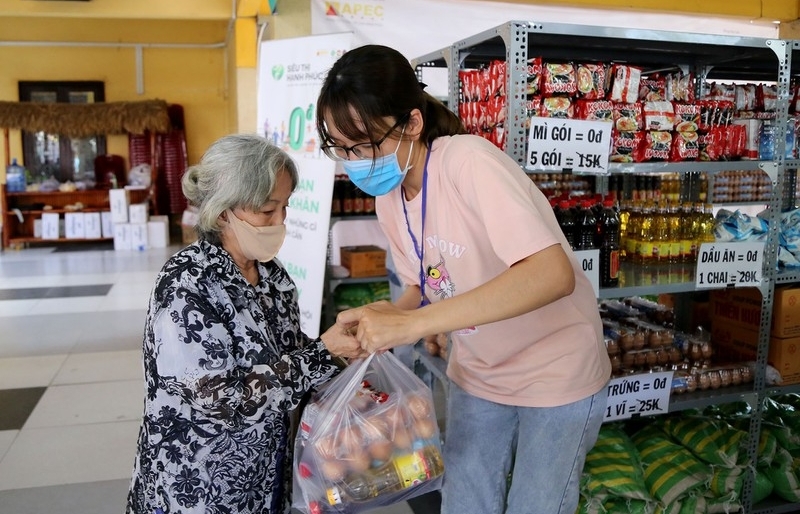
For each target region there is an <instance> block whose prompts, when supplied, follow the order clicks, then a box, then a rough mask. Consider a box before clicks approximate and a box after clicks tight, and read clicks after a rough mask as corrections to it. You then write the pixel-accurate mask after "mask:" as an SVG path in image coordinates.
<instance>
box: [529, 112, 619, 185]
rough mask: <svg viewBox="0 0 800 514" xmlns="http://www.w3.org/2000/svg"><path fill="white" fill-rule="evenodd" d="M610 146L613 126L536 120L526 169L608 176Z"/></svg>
mask: <svg viewBox="0 0 800 514" xmlns="http://www.w3.org/2000/svg"><path fill="white" fill-rule="evenodd" d="M610 144H611V123H608V122H603V121H586V120H567V119H560V118H540V117H532V118H531V127H530V132H529V133H528V154H527V158H526V164H525V168H526V169H528V170H530V171H567V172H580V173H606V172H607V170H608V152H609V148H610Z"/></svg>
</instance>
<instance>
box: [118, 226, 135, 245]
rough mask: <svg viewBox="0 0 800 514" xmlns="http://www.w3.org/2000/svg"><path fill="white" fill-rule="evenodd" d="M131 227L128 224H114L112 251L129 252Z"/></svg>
mask: <svg viewBox="0 0 800 514" xmlns="http://www.w3.org/2000/svg"><path fill="white" fill-rule="evenodd" d="M132 248H133V247H132V246H131V226H130V224H128V223H114V250H131V249H132Z"/></svg>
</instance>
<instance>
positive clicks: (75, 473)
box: [0, 247, 433, 514]
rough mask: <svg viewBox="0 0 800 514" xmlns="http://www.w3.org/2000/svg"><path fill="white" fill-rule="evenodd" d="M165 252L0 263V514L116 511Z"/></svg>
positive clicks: (24, 257) (39, 252) (40, 254)
mask: <svg viewBox="0 0 800 514" xmlns="http://www.w3.org/2000/svg"><path fill="white" fill-rule="evenodd" d="M177 249H178V248H177V247H170V248H167V249H152V250H149V251H147V252H114V251H112V250H83V251H72V252H70V251H54V248H52V247H45V248H32V249H24V250H6V251H5V252H3V253H0V513H2V514H45V513H58V514H108V513H114V512H123V510H124V505H125V497H126V494H127V488H128V481H129V479H130V473H131V468H132V465H133V457H134V453H135V443H136V436H137V431H138V428H139V419H140V416H141V410H142V395H143V377H142V365H141V340H142V331H143V326H144V319H145V308H146V305H147V298H148V295H149V293H150V288H151V286H152V284H153V280H154V278H155V275H156V273H157V271H158V270H159V269H160V267H161V265H162V264H163V263H164V261H165V260H166V259H167V258H168V257H169V256H170V255H171V254H172V253H174V252H175V251H176V250H177ZM412 503H413V502H412ZM422 503H423V504H424V503H425V502H422ZM415 511H416V512H417V513H418V514H419V513H421V512H426V511H427V512H433V511H432V510H430V509H429V508H428V507H427V506H426V505H422V506H418V505H415V507H414V510H412V509H411V507H410V506H409V505H408V504H406V503H403V504H398V505H395V506H392V507H388V508H385V509H380V510H379V511H377V512H380V513H381V514H412V513H413V512H415Z"/></svg>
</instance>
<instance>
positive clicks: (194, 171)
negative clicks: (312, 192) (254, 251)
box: [182, 134, 298, 243]
mask: <svg viewBox="0 0 800 514" xmlns="http://www.w3.org/2000/svg"><path fill="white" fill-rule="evenodd" d="M282 171H285V172H286V173H288V174H289V176H290V177H291V180H292V191H294V189H295V187H297V181H298V175H297V167H296V166H295V163H294V161H292V159H291V157H289V155H287V154H286V152H284V151H283V150H281V149H280V148H278V147H277V146H275V145H273V144H272V143H270V142H269V141H267V140H266V139H264V138H263V137H261V136H257V135H255V134H233V135H228V136H224V137H222V138H221V139H218V140H217V141H215V142H214V143H212V144H211V146H210V147H209V148H208V150H206V152H205V153H204V154H203V157H202V158H201V159H200V163H199V164H196V165H194V166H190V167H189V168H188V169H187V170H186V172H185V173H184V174H183V179H182V186H183V194H184V196H186V199H187V200H188V201H189V203H190V204H191V205H194V206H195V207H197V209H198V211H199V212H198V221H197V226H196V227H195V229H196V230H197V235H198V237H199V238H201V239H206V240H208V241H210V242H212V243H219V242H220V230H221V229H220V226H219V222H218V220H219V216H220V214H222V213H223V212H225V211H226V210H227V209H234V208H236V207H240V208H243V209H250V210H258V209H260V208H261V207H263V206H264V204H265V203H266V201H267V199H268V198H269V196H270V195H271V194H272V191H273V189H274V188H275V182H276V177H277V175H278V174H279V173H280V172H282Z"/></svg>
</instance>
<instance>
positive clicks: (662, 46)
mask: <svg viewBox="0 0 800 514" xmlns="http://www.w3.org/2000/svg"><path fill="white" fill-rule="evenodd" d="M798 50H800V41H786V40H777V39H761V38H752V37H740V36H728V35H706V34H692V33H684V32H667V31H653V30H643V29H620V28H612V27H595V26H577V25H569V24H559V23H537V22H528V21H510V22H507V23H505V24H502V25H499V26H497V27H494V28H492V29H489V30H487V31H484V32H481V33H479V34H476V35H473V36H471V37H468V38H466V39H463V40H461V41H458V42H456V43H454V44H453V45H452V46H451V47H448V48H445V49H442V50H439V51H437V52H434V53H432V54H429V55H426V56H422V57H420V58H418V59H415V60H413V61H412V64H413V65H414V66H415V67H416V68H417V70H418V74H420V68H421V67H424V66H446V67H447V69H448V77H449V80H448V82H449V94H448V98H449V103H448V106H449V107H450V109H451V110H452V111H454V112H456V113H458V103H459V97H460V90H459V87H460V86H459V80H458V71H459V70H461V69H468V68H477V67H479V66H482V65H486V64H488V63H489V62H490V61H491V60H493V59H503V58H504V59H505V61H506V63H507V69H506V78H505V80H506V87H505V91H506V113H505V130H506V131H507V137H506V141H507V143H506V153H507V154H508V155H509V156H511V157H512V158H513V159H514V160H515V161H516V162H517V163H519V165H520V166H522V167H524V164H525V162H526V156H527V143H528V134H527V131H526V129H525V121H526V120H525V117H526V114H525V113H526V110H525V100H526V73H527V61H528V58H529V57H534V56H542V57H544V58H545V59H550V60H556V61H557V60H562V61H572V60H576V61H581V60H584V61H586V60H591V61H602V62H627V63H631V64H633V65H636V66H641V67H643V69H644V73H645V74H646V73H647V72H648V71H651V72H652V70H662V71H663V70H672V69H674V70H676V71H677V70H682V71H684V72H686V71H690V72H692V73H693V74H694V76H695V77H696V90H697V92H699V88H700V84H701V83H702V82H703V81H713V80H728V81H729V80H746V81H752V82H776V83H777V86H778V104H777V116H776V123H777V125H778V126H779V127H786V126H787V121H788V117H789V116H788V110H789V98H790V77H791V70H792V68H793V66H792V64H793V61H795V62H794V64H795V66H794V68H795V69H796V70H800V52H798ZM776 139H777V145H776V146H777V147H776V149H775V154H776V156H777V157H776V158H775V160H773V161H766V162H765V161H761V162H759V161H726V162H681V163H668V162H653V163H631V164H617V163H613V164H611V165H609V168H608V172H609V174H625V173H637V174H638V173H661V172H677V173H688V172H698V171H699V172H705V173H708V174H710V175H712V176H713V174H714V173H717V172H721V171H727V170H762V171H763V172H765V173H766V174H767V175H768V176H769V178H770V180H771V183H772V195H771V196H770V199H769V201H768V202H765V204H766V205H767V207H768V208H769V214H768V215H769V223H770V232H769V235H768V239H767V242H766V245H765V255H764V266H763V269H762V282H761V286H760V287H759V290H760V292H761V296H762V313H765V314H763V315H762V316H761V325H760V328H759V339H758V341H759V344H758V351H757V358H756V372H755V373H754V382H753V384H752V385H750V386H741V387H736V388H725V389H723V390H716V391H710V392H703V393H693V394H688V395H678V396H673V398H672V399H671V402H670V411H678V410H684V409H693V408H702V407H706V406H709V405H714V404H720V403H728V402H734V401H742V400H744V401H747V402H748V403H749V404H750V405H751V406H752V408H753V415H752V417H751V423H750V428H749V438H748V456H749V459H750V462H755V461H756V457H757V455H758V441H759V435H760V430H761V415H762V406H763V399H765V398H767V397H769V396H770V395H774V394H779V393H784V392H788V391H798V390H800V387H792V386H789V387H786V388H774V387H770V388H768V387H767V386H766V383H765V371H766V365H767V354H768V349H769V348H768V346H769V332H770V319H771V313H772V308H773V294H774V290H775V286H776V285H777V284H787V283H793V282H800V271H798V270H781V269H779V268H778V258H777V254H778V227H779V222H780V213H781V211H782V210H786V209H789V208H791V207H793V206H794V204H795V193H794V191H795V185H796V178H795V174H796V169H797V168H798V167H800V162H798V161H787V160H786V159H785V157H784V155H785V137H782V135H781V136H778V137H776ZM626 272H627V273H628V274H629V277H630V278H629V279H628V280H624V284H622V285H620V287H617V288H610V289H601V290H600V294H599V296H600V298H615V297H622V296H630V295H639V294H657V293H691V292H694V291H696V290H697V289H696V286H695V284H694V273H693V272H692V271H689V272H688V274H687V275H683V277H684V278H679V279H677V280H674V281H673V280H669V279H667V280H666V281H663V282H661V281H659V278H658V276H659V271H658V270H656V271H655V278H654V276H653V275H652V274H650V275H649V276H642V275H641V274H637V273H636V271H635V270H632V269H630V270H629V269H625V268H623V270H622V273H623V276H625V273H626ZM688 277H690V278H688ZM422 360H423V361H425V359H422ZM428 360H429V359H428ZM425 362H427V361H425ZM425 362H422V364H423V365H425ZM439 364H441V363H439ZM439 367H441V366H439ZM750 468H751V469H750V471H749V472H748V476H747V479H746V480H745V483H744V486H743V491H742V496H743V498H742V505H743V509H744V512H746V513H758V514H773V513H779V512H795V511H797V510H800V505H797V504H786V503H785V502H773V501H771V500H770V501H766V502H762V503H761V504H759V505H756V506H753V505H752V493H753V481H754V472H753V467H752V466H751V467H750Z"/></svg>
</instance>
